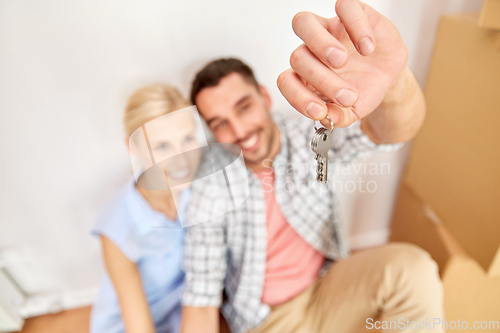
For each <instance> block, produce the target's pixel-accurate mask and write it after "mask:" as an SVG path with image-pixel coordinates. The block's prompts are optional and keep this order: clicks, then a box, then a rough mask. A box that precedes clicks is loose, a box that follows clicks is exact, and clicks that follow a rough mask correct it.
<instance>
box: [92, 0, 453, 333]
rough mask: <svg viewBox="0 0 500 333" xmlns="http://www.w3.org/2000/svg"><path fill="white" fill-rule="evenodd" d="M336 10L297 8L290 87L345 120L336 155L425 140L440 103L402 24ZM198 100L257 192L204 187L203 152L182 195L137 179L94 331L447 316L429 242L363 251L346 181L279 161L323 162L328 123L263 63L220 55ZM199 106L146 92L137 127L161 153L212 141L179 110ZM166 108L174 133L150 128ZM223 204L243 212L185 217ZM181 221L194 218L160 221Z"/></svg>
mask: <svg viewBox="0 0 500 333" xmlns="http://www.w3.org/2000/svg"><path fill="white" fill-rule="evenodd" d="M336 11H337V14H338V15H339V17H335V18H331V19H325V18H322V17H319V16H316V15H314V14H312V13H299V14H298V15H296V16H295V18H294V20H293V28H294V30H295V32H296V33H297V35H298V36H299V37H300V38H301V39H302V40H303V41H304V43H305V44H304V45H302V46H300V47H299V48H297V49H296V50H295V51H294V52H293V54H292V56H291V59H290V60H291V65H292V69H289V70H288V71H285V72H284V73H282V74H281V75H280V77H279V78H278V87H279V88H280V90H281V92H282V93H283V95H284V96H285V98H286V99H287V100H288V101H289V102H290V104H291V105H292V106H293V107H294V108H295V109H297V110H299V111H300V112H301V113H303V114H304V115H305V116H306V117H308V118H310V119H316V120H321V121H322V123H323V124H324V125H325V126H326V127H328V126H330V125H329V121H325V117H326V115H328V116H329V117H330V118H331V120H332V121H333V123H335V125H336V126H335V127H336V128H335V130H334V131H333V134H332V135H333V136H334V140H333V145H332V147H331V149H330V151H329V160H330V161H331V162H332V161H333V162H350V161H352V160H354V159H357V158H363V157H366V156H369V155H370V154H373V153H375V152H377V151H389V150H393V149H397V148H398V147H399V146H400V144H398V143H400V142H404V141H407V140H409V139H411V138H412V137H413V136H414V135H415V134H416V133H417V131H418V129H419V128H420V126H421V123H422V121H423V117H424V114H425V106H424V105H425V103H424V100H423V96H422V93H421V91H420V88H419V87H418V84H417V83H416V81H415V78H414V77H413V75H412V73H411V72H410V71H409V69H408V68H407V67H406V66H405V65H406V60H407V50H406V47H405V45H404V43H403V41H402V39H401V36H400V35H399V32H398V31H397V29H396V28H395V27H394V26H393V25H392V23H391V22H390V21H388V20H387V19H386V18H385V17H383V16H382V15H380V14H379V13H378V12H376V11H375V10H374V9H372V8H371V7H369V6H367V5H365V4H363V3H360V2H359V1H357V0H339V1H337V4H336ZM191 102H192V103H193V104H196V106H197V108H198V112H199V114H200V115H201V116H202V117H203V118H204V119H205V121H206V123H207V124H208V126H209V128H210V129H211V131H212V132H213V134H214V136H215V138H216V139H217V141H218V142H220V143H231V144H236V145H238V146H239V147H240V148H241V151H242V153H243V157H244V161H245V165H246V171H245V172H246V176H247V180H248V193H247V194H248V196H247V198H246V200H245V201H244V202H243V203H241V204H239V205H236V207H232V206H231V207H230V205H232V202H231V201H228V200H222V199H221V198H220V197H219V196H218V193H219V191H218V189H217V186H218V184H216V183H211V182H210V178H206V179H205V180H206V181H204V182H198V181H195V182H193V186H192V187H191V188H189V187H188V186H187V185H186V184H188V183H189V181H188V180H191V179H193V175H194V168H195V167H196V166H197V165H198V163H199V162H200V160H201V159H202V158H203V157H202V156H200V155H199V154H196V153H192V154H188V155H189V156H190V157H189V158H186V159H187V160H186V161H184V162H183V163H185V164H184V165H185V168H184V169H182V170H177V171H174V172H171V173H170V174H168V172H169V169H168V167H167V165H166V164H163V167H164V169H165V170H167V171H165V172H166V173H167V175H166V177H167V178H168V181H169V182H171V181H172V180H175V179H181V180H182V179H183V181H180V182H179V184H181V185H178V186H175V187H171V191H154V190H146V189H144V188H141V187H139V186H137V185H136V183H135V181H131V182H130V184H129V185H128V186H127V187H126V188H125V189H124V190H123V191H122V193H121V194H120V195H119V196H118V197H117V198H116V199H115V200H114V201H113V203H112V204H111V205H110V206H109V207H108V209H107V210H106V211H105V212H104V213H103V214H102V215H101V218H100V219H99V220H98V222H97V224H96V228H95V230H94V231H95V233H96V234H99V235H100V237H101V240H102V247H103V252H104V259H105V264H106V269H107V273H108V274H107V275H106V277H105V279H104V282H103V285H102V288H101V292H100V294H99V297H98V300H97V301H96V304H95V306H94V308H93V313H92V325H91V326H92V327H91V329H92V332H103V333H107V332H123V331H124V329H125V330H126V331H127V332H141V333H144V332H177V331H179V329H180V330H181V331H182V332H183V333H199V332H213V333H215V332H218V331H219V325H220V323H219V311H221V312H222V314H223V315H224V317H225V319H226V320H227V322H228V324H229V327H230V329H231V332H233V333H240V332H241V333H244V332H252V333H255V332H259V333H260V332H271V333H273V332H304V333H311V332H332V331H333V332H341V333H349V332H357V331H360V330H362V329H363V328H364V327H365V326H366V324H367V323H368V322H369V320H370V319H371V320H372V321H373V320H377V319H378V318H380V319H379V320H384V321H395V322H401V319H403V320H404V322H406V321H407V320H409V321H417V322H418V321H421V320H425V319H426V318H427V319H428V320H430V319H431V318H436V317H439V318H441V317H442V316H443V310H442V290H441V284H440V281H439V276H438V273H437V266H436V264H435V263H434V262H433V261H432V260H431V259H430V257H429V255H428V254H427V253H425V252H424V251H422V250H420V249H418V248H417V247H415V246H412V245H407V244H388V245H384V246H380V247H376V248H373V249H369V250H365V251H362V252H358V253H356V254H353V255H349V253H348V248H347V246H346V244H345V237H344V232H343V230H342V223H341V221H340V220H339V216H338V208H337V205H336V198H335V194H334V193H333V191H332V190H331V189H329V190H325V186H327V185H323V184H320V183H317V182H316V181H315V174H314V172H308V173H301V172H295V170H292V171H294V172H286V173H282V172H273V170H274V169H273V165H275V166H276V165H290V166H292V168H293V166H294V165H297V166H303V165H305V164H309V165H314V163H315V161H314V159H313V158H314V154H313V153H312V152H311V150H310V143H311V139H312V136H313V134H314V131H313V129H312V125H311V121H310V119H305V118H304V117H301V118H294V117H292V118H287V119H284V118H281V117H274V118H273V116H272V115H271V113H270V109H271V98H270V96H269V94H268V92H267V91H266V89H265V88H264V87H263V86H261V85H259V84H258V83H257V81H256V79H255V77H254V76H253V73H252V70H251V69H250V68H249V67H248V66H247V65H245V64H244V63H242V62H241V61H239V60H236V59H220V60H216V61H213V62H211V63H209V64H208V65H206V66H205V67H204V68H203V69H202V70H201V71H200V72H199V73H198V74H197V75H196V77H195V79H194V81H193V85H192V90H191ZM188 106H189V104H188V103H187V102H186V101H185V100H183V99H182V97H181V96H180V94H179V93H178V92H177V91H176V90H175V89H174V88H171V87H169V86H165V85H154V86H149V87H146V88H143V89H141V90H139V91H138V92H136V93H135V94H134V95H133V96H132V97H131V99H130V100H129V105H128V108H127V111H126V115H125V125H126V129H127V133H128V134H129V135H132V133H134V132H135V131H137V129H141V128H142V129H143V130H145V128H146V127H147V133H148V137H149V138H147V139H146V141H147V145H148V153H149V154H150V155H151V156H150V157H151V158H152V159H153V157H154V159H156V160H157V161H163V160H165V161H168V160H169V157H172V156H178V155H179V154H181V155H182V153H183V152H186V151H200V150H199V149H197V148H199V144H198V142H197V140H196V125H195V120H194V118H193V116H192V114H190V113H186V112H181V113H177V112H172V111H176V110H179V109H183V108H186V107H188ZM171 112H172V114H169V113H171ZM166 114H168V116H170V117H175V119H174V118H168V121H167V120H165V124H164V125H167V126H168V124H170V126H168V127H166V128H168V129H169V130H168V131H162V130H161V121H160V122H158V121H155V124H156V125H155V126H158V128H154V127H155V126H149V125H148V124H147V123H148V122H149V121H151V120H153V119H157V118H158V117H160V116H162V115H166ZM160 118H164V117H160ZM158 119H159V118H158ZM164 119H167V118H164ZM357 120H359V121H357ZM167 122H168V124H167ZM172 123H175V126H171V124H172ZM145 124H146V125H145ZM129 144H130V149H131V151H133V150H134V149H137V148H136V147H135V145H137V146H138V145H139V143H138V142H135V141H134V139H133V135H132V137H131V139H130V142H129ZM184 155H186V154H184ZM223 155H224V153H223V152H221V156H220V158H221V159H223V158H224V156H223ZM312 170H314V167H313V169H312ZM186 179H187V180H186ZM290 183H291V184H297V185H298V184H300V186H294V187H291V188H290V187H287V186H286V184H290ZM304 189H307V190H304ZM225 205H227V207H224V206H225ZM216 209H219V210H220V209H222V210H223V211H227V213H226V214H223V215H220V216H217V217H215V218H213V219H211V220H210V221H207V222H206V223H199V224H195V225H192V226H190V227H187V228H181V227H180V226H182V225H180V221H187V225H190V224H193V223H190V221H191V219H193V217H195V216H215V215H217V214H214V211H215V210H216ZM191 222H195V221H191ZM169 224H170V225H172V226H178V227H179V228H177V229H175V228H172V229H166V228H151V226H152V225H157V226H162V225H163V226H164V225H169ZM223 294H225V297H223ZM397 331H400V332H410V331H411V332H414V331H415V330H412V329H411V327H409V326H408V327H401V326H398V330H397ZM436 331H439V330H437V329H436Z"/></svg>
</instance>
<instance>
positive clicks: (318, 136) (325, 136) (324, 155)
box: [311, 127, 333, 184]
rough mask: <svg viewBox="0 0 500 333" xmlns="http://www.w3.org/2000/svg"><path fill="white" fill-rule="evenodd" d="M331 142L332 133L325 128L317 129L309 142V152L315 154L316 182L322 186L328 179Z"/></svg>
mask: <svg viewBox="0 0 500 333" xmlns="http://www.w3.org/2000/svg"><path fill="white" fill-rule="evenodd" d="M332 142H333V135H332V131H331V130H329V129H328V128H325V127H321V128H318V129H317V130H316V133H314V136H313V138H312V141H311V150H312V151H313V152H314V153H316V156H315V157H314V159H315V160H316V162H317V167H316V181H317V182H319V183H322V184H326V181H327V178H328V151H329V150H330V147H331V146H332Z"/></svg>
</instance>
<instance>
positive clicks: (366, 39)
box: [335, 0, 375, 56]
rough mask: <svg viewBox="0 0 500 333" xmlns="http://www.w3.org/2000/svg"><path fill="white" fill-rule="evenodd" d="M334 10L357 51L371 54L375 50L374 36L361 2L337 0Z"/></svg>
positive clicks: (365, 54) (356, 0)
mask: <svg viewBox="0 0 500 333" xmlns="http://www.w3.org/2000/svg"><path fill="white" fill-rule="evenodd" d="M335 11H336V12H337V15H338V16H339V18H340V21H341V22H342V24H343V25H344V27H345V29H346V31H347V33H348V34H349V37H350V39H351V41H352V43H353V44H354V46H355V47H356V49H357V50H358V52H359V53H360V54H361V55H364V56H367V55H369V54H371V53H372V52H373V51H374V50H375V37H374V34H373V29H372V26H371V25H370V22H369V21H368V16H367V15H366V13H365V11H364V10H363V8H362V3H361V2H360V1H358V0H338V1H337V3H336V4H335Z"/></svg>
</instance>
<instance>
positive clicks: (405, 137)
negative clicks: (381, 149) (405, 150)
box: [361, 67, 426, 144]
mask: <svg viewBox="0 0 500 333" xmlns="http://www.w3.org/2000/svg"><path fill="white" fill-rule="evenodd" d="M425 111H426V105H425V98H424V94H423V92H422V89H420V86H419V84H418V82H417V80H416V78H415V76H414V75H413V73H412V72H411V70H410V69H409V68H408V67H405V69H404V70H403V72H401V74H400V75H399V76H398V78H397V79H396V81H395V82H394V84H393V85H392V87H391V88H390V89H389V90H388V91H387V93H386V95H385V97H384V100H383V101H382V103H381V104H380V105H379V107H378V108H377V109H375V111H373V112H372V113H370V114H369V115H368V116H366V117H365V118H363V119H362V121H361V129H362V130H363V132H365V134H366V135H368V137H369V138H370V139H371V140H372V141H373V142H375V143H376V144H382V143H395V142H405V141H409V140H411V139H412V138H413V137H414V136H415V135H416V134H417V133H418V131H419V129H420V127H422V124H423V122H424V119H425Z"/></svg>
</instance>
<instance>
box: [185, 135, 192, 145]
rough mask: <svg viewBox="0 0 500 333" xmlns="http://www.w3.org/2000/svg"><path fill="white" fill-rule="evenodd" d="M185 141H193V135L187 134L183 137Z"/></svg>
mask: <svg viewBox="0 0 500 333" xmlns="http://www.w3.org/2000/svg"><path fill="white" fill-rule="evenodd" d="M184 141H185V142H187V143H189V142H193V141H194V136H193V135H189V136H187V137H186V138H185V139H184Z"/></svg>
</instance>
